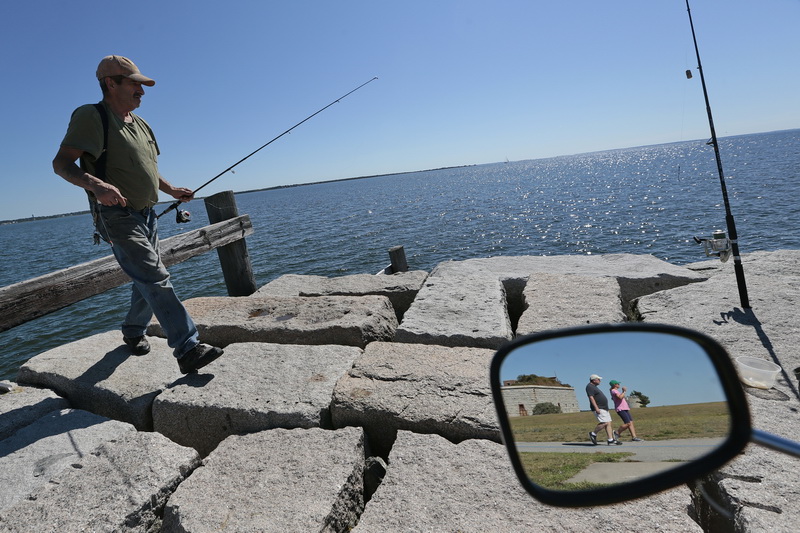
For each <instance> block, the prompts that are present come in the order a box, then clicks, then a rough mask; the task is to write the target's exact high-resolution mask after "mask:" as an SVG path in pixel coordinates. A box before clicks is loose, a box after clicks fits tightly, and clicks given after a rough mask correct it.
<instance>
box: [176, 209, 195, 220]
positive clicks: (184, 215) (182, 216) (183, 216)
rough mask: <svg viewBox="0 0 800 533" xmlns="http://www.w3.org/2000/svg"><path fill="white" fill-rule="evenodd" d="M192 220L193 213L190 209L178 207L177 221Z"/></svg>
mask: <svg viewBox="0 0 800 533" xmlns="http://www.w3.org/2000/svg"><path fill="white" fill-rule="evenodd" d="M191 221H192V214H191V213H190V212H189V211H184V210H183V209H176V210H175V222H177V223H178V224H184V223H186V222H191Z"/></svg>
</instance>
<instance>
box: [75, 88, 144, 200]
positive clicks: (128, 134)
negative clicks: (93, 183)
mask: <svg viewBox="0 0 800 533" xmlns="http://www.w3.org/2000/svg"><path fill="white" fill-rule="evenodd" d="M103 105H105V103H104V104H103ZM106 112H107V114H108V150H107V154H108V155H107V156H106V176H105V181H106V182H108V183H110V184H112V185H114V186H115V187H117V188H118V189H119V190H120V192H122V195H123V196H125V198H127V199H128V206H130V207H131V208H133V209H136V210H140V209H144V208H146V207H152V206H153V205H155V204H156V202H158V183H159V174H158V155H159V153H160V152H159V150H158V144H156V139H155V137H154V135H153V133H152V130H151V129H150V126H148V125H147V123H146V122H145V121H144V120H143V119H142V118H141V117H139V116H137V115H134V114H133V113H131V116H132V117H133V122H130V123H127V122H124V121H123V120H121V119H120V118H119V117H118V116H117V115H115V114H114V113H112V112H111V110H110V109H108V106H106ZM61 146H67V147H69V148H77V149H79V150H83V151H84V152H85V156H84V160H85V161H86V166H87V168H86V171H87V172H89V174H92V175H94V171H95V166H94V164H95V161H96V160H97V158H98V157H100V154H101V153H102V151H103V123H102V120H101V119H100V113H98V112H97V109H95V107H94V105H93V104H87V105H83V106H81V107H79V108H78V109H76V110H75V111H74V112H73V113H72V118H71V119H70V121H69V127H68V128H67V134H66V135H65V136H64V140H63V141H61Z"/></svg>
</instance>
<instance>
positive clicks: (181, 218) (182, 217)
mask: <svg viewBox="0 0 800 533" xmlns="http://www.w3.org/2000/svg"><path fill="white" fill-rule="evenodd" d="M377 79H378V77H377V76H375V77H374V78H372V79H371V80H369V81H366V82H364V83H362V84H361V85H359V86H358V87H356V88H355V89H353V90H352V91H350V92H349V93H347V94H345V95H343V96H340V97H339V98H337V99H336V100H334V101H333V102H331V103H330V104H328V105H326V106H325V107H323V108H322V109H320V110H318V111H316V112H314V113H312V114H310V115H308V116H307V117H306V118H304V119H303V120H301V121H300V122H298V123H297V124H295V125H294V126H292V127H291V128H289V129H288V130H286V131H284V132H283V133H281V134H280V135H278V136H277V137H273V138H272V139H270V140H269V141H268V142H267V143H266V144H263V145H262V146H261V147H259V148H257V149H255V150H253V151H252V152H250V153H249V154H247V155H246V156H244V157H243V158H241V159H240V160H239V161H237V162H236V163H234V164H232V165H231V166H229V167H228V168H226V169H225V170H223V171H222V172H220V173H219V174H217V175H216V176H214V177H213V178H211V179H210V180H208V181H207V182H205V183H204V184H202V185H201V186H199V187H198V188H196V189H195V190H194V191H192V193H193V194H194V193H196V192H197V191H199V190H200V189H202V188H203V187H205V186H206V185H208V184H209V183H211V182H212V181H214V180H216V179H217V178H219V177H221V176H222V175H223V174H225V173H227V172H229V171H231V170H233V168H234V167H236V166H237V165H238V164H239V163H243V162H244V161H245V160H246V159H248V158H250V156H253V155H255V154H256V153H257V152H260V151H261V150H262V149H264V148H266V147H267V146H269V145H270V144H272V143H273V142H275V141H277V140H278V139H280V138H281V137H283V136H284V135H286V134H287V133H289V132H290V131H292V130H293V129H295V128H296V127H297V126H299V125H300V124H302V123H304V122H306V121H307V120H310V119H312V118H314V117H315V116H317V115H319V114H320V113H322V112H323V111H325V110H326V109H328V108H329V107H330V106H332V105H333V104H336V103H338V102H339V101H341V100H344V99H345V98H347V97H348V96H350V95H351V94H353V93H354V92H356V91H357V90H359V89H360V88H362V87H363V86H364V85H366V84H368V83H372V82H373V81H375V80H377ZM179 205H181V201H180V200H177V201H175V202H173V203H171V204H170V206H169V207H168V208H167V209H165V210H164V212H163V213H161V214H160V215H158V216H157V217H156V218H161V217H162V216H164V215H166V214H167V213H169V212H170V211H172V210H173V209H175V208H177V207H178V206H179ZM176 221H177V222H189V213H188V212H186V211H180V210H178V214H177V218H176Z"/></svg>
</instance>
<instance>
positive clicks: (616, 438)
mask: <svg viewBox="0 0 800 533" xmlns="http://www.w3.org/2000/svg"><path fill="white" fill-rule="evenodd" d="M614 440H619V433H617V432H616V431H615V432H614Z"/></svg>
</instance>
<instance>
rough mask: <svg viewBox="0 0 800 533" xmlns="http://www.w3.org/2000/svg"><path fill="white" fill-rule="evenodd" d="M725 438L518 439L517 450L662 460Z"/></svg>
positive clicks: (689, 455)
mask: <svg viewBox="0 0 800 533" xmlns="http://www.w3.org/2000/svg"><path fill="white" fill-rule="evenodd" d="M723 440H724V439H721V438H714V439H671V440H653V441H647V440H646V441H643V442H631V441H622V443H623V444H622V446H609V445H607V444H606V443H605V442H600V441H598V443H597V446H594V445H593V444H592V443H591V442H588V441H587V442H518V443H517V450H519V451H520V452H562V453H597V452H600V453H615V452H632V453H634V454H635V455H633V456H631V457H630V458H629V459H628V460H629V461H642V462H661V461H691V460H692V459H696V458H698V457H701V456H703V455H706V454H707V453H709V452H710V451H712V450H713V449H714V448H716V447H717V446H719V445H720V444H722V442H723Z"/></svg>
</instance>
